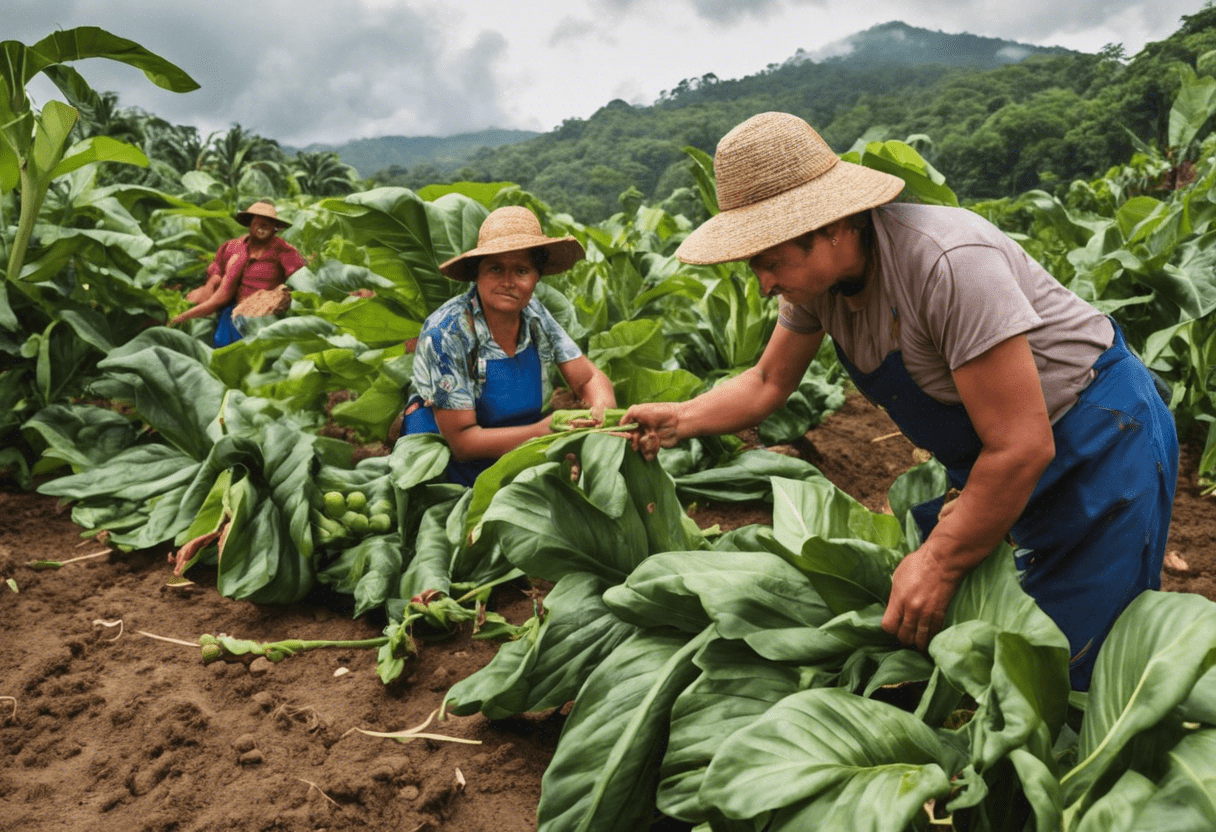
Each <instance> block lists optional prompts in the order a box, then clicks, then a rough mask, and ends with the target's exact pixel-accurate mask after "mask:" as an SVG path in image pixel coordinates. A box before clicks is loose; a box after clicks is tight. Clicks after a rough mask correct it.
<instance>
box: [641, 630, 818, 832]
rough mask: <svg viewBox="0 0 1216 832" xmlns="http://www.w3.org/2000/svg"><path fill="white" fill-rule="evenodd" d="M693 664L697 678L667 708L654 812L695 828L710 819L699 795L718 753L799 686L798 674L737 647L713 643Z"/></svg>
mask: <svg viewBox="0 0 1216 832" xmlns="http://www.w3.org/2000/svg"><path fill="white" fill-rule="evenodd" d="M693 661H694V662H695V663H696V665H697V666H698V667H700V668H701V670H702V674H701V676H699V677H698V678H697V680H696V681H695V682H693V683H692V684H691V685H689V686H688V688H687V689H686V690H685V691H684V692H683V693H681V694H680V696H679V697H678V698H677V699H676V701H675V705H674V706H673V707H672V712H671V732H670V735H669V737H668V740H667V753H666V754H664V755H663V764H662V767H661V769H660V776H661V780H660V782H659V790H658V807H659V809H660V810H662V811H663V812H664V813H666V814H668V815H671V816H672V817H677V818H680V819H681V820H686V821H692V822H695V821H703V820H708V819H709V815H710V814H711V812H710V809H709V807H708V806H707V805H706V804H705V802H704V801H703V800H702V799H701V797H700V794H699V790H700V788H701V784H702V782H703V781H704V777H705V771H706V769H707V768H708V767H709V763H710V761H711V760H712V759H713V757H714V755H715V754H716V753H717V751H718V749H719V748H721V747H722V746H723V745H724V744H725V743H726V741H727V738H728V737H730V736H731V735H732V734H733V733H734V732H735V731H737V730H739V729H741V728H743V727H745V726H747V725H750V724H751V723H752V722H754V721H755V720H756V719H757V718H758V717H759V716H760V715H761V714H763V713H764V712H765V711H767V710H768V709H769V708H771V707H772V706H773V705H775V704H777V702H779V701H781V700H782V699H784V698H785V697H786V696H788V695H790V694H792V693H795V692H797V691H798V690H800V689H802V687H803V685H802V678H801V676H802V674H801V673H800V672H799V670H798V668H796V667H792V666H789V665H783V664H779V663H776V662H771V661H768V660H766V659H762V658H760V657H759V656H757V655H756V654H755V653H754V652H753V651H752V650H750V649H749V648H748V647H747V646H746V645H745V644H742V643H741V642H738V641H722V640H718V641H712V642H710V643H709V644H707V645H706V646H705V647H704V649H702V650H701V652H700V653H698V654H697V655H696V656H695V657H694V659H693ZM718 820H720V819H718Z"/></svg>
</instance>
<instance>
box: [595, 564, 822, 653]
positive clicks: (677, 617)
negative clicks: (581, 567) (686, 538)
mask: <svg viewBox="0 0 1216 832" xmlns="http://www.w3.org/2000/svg"><path fill="white" fill-rule="evenodd" d="M604 602H605V603H606V604H607V605H608V608H609V609H611V610H612V611H613V612H614V613H616V614H617V616H619V617H620V618H622V619H623V620H625V621H629V622H631V623H633V624H637V625H639V626H644V627H652V626H660V625H668V626H674V627H677V628H679V629H681V630H684V631H685V632H691V633H698V632H700V631H701V630H703V629H705V627H706V626H707V625H709V624H714V625H715V626H716V629H717V632H718V634H719V635H720V636H722V637H724V638H728V639H739V638H745V637H746V636H748V635H751V634H752V633H755V632H759V631H763V630H769V629H774V628H785V627H809V626H817V625H820V624H824V623H826V622H827V621H828V620H829V619H831V618H832V614H831V612H830V611H829V609H828V607H827V605H826V604H824V602H823V599H822V598H820V597H819V595H818V593H816V592H815V590H814V589H812V587H811V584H810V582H809V581H807V579H806V576H805V575H803V574H802V573H801V572H799V571H798V570H797V569H795V568H794V567H792V566H790V565H789V564H788V563H785V562H784V561H783V560H782V559H781V558H780V557H778V556H776V555H772V554H769V553H767V552H721V551H710V552H664V553H661V554H657V555H652V556H651V557H649V558H647V559H646V560H645V561H643V562H642V563H641V564H640V565H639V566H638V567H637V569H635V570H633V572H632V573H631V574H630V575H629V577H628V579H626V581H625V583H623V584H620V585H619V586H614V587H610V588H609V589H608V590H607V591H606V592H605V593H604Z"/></svg>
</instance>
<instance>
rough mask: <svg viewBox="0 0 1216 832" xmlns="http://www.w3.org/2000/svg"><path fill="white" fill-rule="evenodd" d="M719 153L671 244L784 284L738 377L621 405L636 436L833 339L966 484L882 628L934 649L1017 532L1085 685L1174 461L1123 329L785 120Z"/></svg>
mask: <svg viewBox="0 0 1216 832" xmlns="http://www.w3.org/2000/svg"><path fill="white" fill-rule="evenodd" d="M714 170H715V172H716V173H717V178H718V202H719V204H720V206H721V213H719V214H718V215H717V216H715V217H713V218H712V219H710V220H709V221H708V222H706V223H705V224H704V225H702V226H701V227H700V228H698V229H697V230H696V231H695V232H693V233H692V234H690V235H689V236H688V238H687V239H686V240H685V241H684V242H683V243H682V244H681V245H680V247H679V249H678V250H677V252H676V254H677V256H678V257H679V258H680V259H681V260H682V261H684V262H686V263H693V264H709V263H722V262H727V261H732V260H743V261H747V263H748V264H749V265H750V266H751V269H752V271H753V273H754V274H755V275H756V278H757V280H759V281H760V286H761V289H762V290H763V291H764V293H765V294H766V295H769V296H771V295H774V294H775V295H779V296H780V298H781V300H780V307H779V317H778V325H777V327H776V329H775V330H774V332H773V335H772V337H771V339H770V340H769V342H768V344H767V346H766V348H765V351H764V354H763V355H762V356H761V357H760V360H759V363H758V364H757V365H756V366H755V367H753V368H751V369H750V370H748V371H747V372H745V373H742V374H740V375H739V376H737V377H735V378H734V379H732V380H731V381H729V382H727V383H725V384H722V385H719V386H718V387H716V388H714V389H713V390H711V391H709V392H706V393H704V394H702V395H701V396H698V397H697V398H695V399H692V400H691V401H687V402H683V403H664V404H643V405H635V406H634V407H632V408H630V409H629V411H628V412H627V413H626V414H625V417H624V419H623V423H629V422H637V423H638V424H639V425H640V426H641V428H642V431H641V435H640V436H635V438H634V440H633V441H634V443H635V447H638V448H640V449H641V450H642V451H643V453H645V454H647V455H648V456H653V455H654V453H655V452H656V451H657V449H658V447H659V446H666V447H670V446H672V445H674V444H675V443H676V442H677V441H679V440H681V439H685V438H687V437H693V436H704V435H708V434H721V433H731V432H735V431H739V430H742V429H744V428H747V427H750V426H753V425H756V424H758V423H759V422H761V421H762V420H763V419H764V418H765V417H766V416H768V415H769V414H770V413H772V412H773V411H774V410H776V409H777V408H778V407H780V406H781V405H782V404H783V403H784V402H785V400H786V398H787V397H788V396H789V395H790V394H791V393H792V392H793V391H794V390H795V389H796V388H797V387H798V383H799V381H800V380H801V378H802V375H803V373H804V372H805V371H806V369H807V366H808V364H809V363H810V361H811V360H812V359H813V358H814V357H815V354H816V352H817V351H818V349H819V346H820V344H821V343H822V341H823V338H824V335H825V334H826V335H831V336H832V341H833V345H834V346H835V348H836V352H837V355H838V356H839V358H840V361H841V363H842V364H843V366H844V367H845V369H846V370H847V371H848V372H849V375H850V376H851V377H852V379H853V381H854V382H855V383H856V385H857V387H858V388H859V389H860V390H861V391H862V392H863V393H865V395H866V396H867V397H869V398H870V399H871V400H872V401H873V402H875V403H877V404H879V405H880V406H882V407H884V408H885V409H886V410H887V412H888V414H889V415H890V416H891V418H892V419H893V420H894V421H895V423H896V425H898V426H899V428H900V429H901V430H902V431H903V433H904V434H905V435H906V436H907V437H908V438H909V439H910V440H911V441H912V442H913V443H915V444H916V445H918V446H920V447H922V448H925V449H927V450H929V451H931V452H932V453H933V455H934V456H936V457H937V459H938V460H939V461H941V462H942V463H943V464H944V465H945V466H946V469H947V471H948V472H949V478H950V483H951V485H952V486H953V487H955V488H960V489H962V491H961V494H960V496H959V497H958V499H957V500H956V501H954V502H953V503H951V504H948V505H946V507H945V509H944V510H942V502H943V501H942V499H941V498H939V499H937V500H935V501H933V502H932V503H926V504H924V505H921V506H918V507H917V509H916V510H915V517H916V519H917V522H918V524H919V526H920V528H921V531H922V538H923V543H922V544H921V546H920V547H919V548H918V549H916V550H915V551H914V552H912V553H910V554H909V555H908V556H907V557H905V558H904V559H903V561H902V562H901V563H900V565H899V567H898V568H897V569H896V570H895V574H894V577H893V582H892V588H891V596H890V600H889V603H888V605H887V609H886V613H885V615H884V617H883V621H882V626H883V629H884V630H886V631H887V632H889V633H891V634H893V635H894V636H896V637H897V638H898V639H899V641H900V642H902V643H904V644H907V645H915V646H916V647H918V648H920V649H922V650H923V649H925V648H926V646H927V645H928V643H929V640H930V639H931V638H932V637H933V636H934V634H935V633H937V632H938V630H939V629H941V626H942V622H943V618H944V616H945V612H946V607H947V605H948V604H949V602H950V599H951V597H952V596H953V594H954V592H955V590H956V589H957V587H958V585H959V582H960V581H961V580H962V578H963V576H964V575H966V574H967V573H968V572H969V571H970V570H971V569H973V568H974V567H975V566H976V565H977V564H979V563H980V562H981V561H982V560H983V559H984V558H985V557H986V556H987V555H988V554H989V553H990V552H991V551H993V549H994V547H996V545H997V544H998V543H1000V542H1001V541H1002V540H1003V539H1005V538H1006V536H1007V535H1008V536H1009V537H1010V538H1011V540H1012V542H1013V544H1014V546H1015V548H1016V554H1015V558H1016V564H1017V568H1018V570H1019V572H1020V573H1021V580H1022V586H1023V588H1024V589H1025V590H1026V591H1027V592H1028V593H1029V594H1030V595H1031V596H1032V597H1034V599H1035V600H1036V601H1037V602H1038V604H1039V605H1040V607H1042V609H1043V610H1044V611H1045V612H1046V613H1047V614H1048V615H1050V616H1051V617H1052V619H1053V620H1054V621H1055V622H1056V624H1057V625H1059V626H1060V628H1061V629H1062V630H1063V631H1064V633H1065V635H1067V636H1068V640H1069V644H1070V647H1071V656H1072V659H1071V663H1070V675H1071V679H1072V684H1073V686H1074V687H1075V688H1077V689H1078V690H1086V689H1088V687H1089V680H1090V675H1091V673H1092V670H1093V663H1094V658H1095V656H1096V654H1097V652H1098V648H1099V646H1100V645H1101V643H1102V641H1103V639H1104V638H1105V636H1106V634H1107V632H1108V631H1109V629H1110V627H1111V624H1112V623H1113V622H1114V620H1115V618H1116V617H1117V616H1118V615H1119V613H1120V612H1121V611H1122V610H1123V609H1124V608H1125V607H1126V606H1127V605H1128V603H1129V602H1130V601H1131V600H1132V599H1133V598H1134V597H1135V596H1136V595H1137V594H1139V593H1140V592H1141V591H1143V590H1145V589H1151V588H1157V587H1158V586H1159V585H1160V572H1161V564H1162V559H1163V555H1164V548H1165V540H1166V534H1167V532H1168V530H1169V523H1170V510H1171V504H1172V502H1173V496H1174V486H1175V479H1176V476H1177V467H1178V440H1177V434H1176V432H1175V428H1174V423H1173V419H1172V417H1171V415H1170V412H1169V410H1168V409H1167V408H1166V406H1165V404H1164V403H1163V402H1162V400H1161V397H1160V396H1159V394H1158V392H1157V390H1156V388H1155V386H1154V382H1153V380H1152V377H1151V376H1150V374H1149V373H1148V371H1147V370H1146V369H1145V367H1144V365H1143V364H1141V363H1140V361H1139V359H1137V358H1136V357H1135V356H1134V355H1133V354H1132V353H1131V352H1130V351H1129V350H1128V348H1127V345H1126V344H1125V342H1124V340H1123V335H1122V333H1121V332H1120V331H1119V328H1118V326H1117V325H1115V324H1114V323H1113V321H1111V320H1110V319H1108V318H1106V317H1105V316H1103V315H1102V314H1101V313H1099V312H1098V311H1097V310H1096V309H1094V308H1093V307H1091V306H1090V305H1088V304H1087V303H1085V302H1084V301H1082V300H1081V299H1080V298H1079V297H1077V296H1076V295H1074V294H1073V293H1071V292H1070V291H1068V290H1067V289H1065V288H1064V287H1063V286H1061V285H1060V284H1059V283H1058V282H1057V281H1056V280H1055V279H1053V278H1052V276H1051V275H1050V274H1048V273H1047V272H1046V271H1045V270H1044V269H1043V268H1042V267H1041V266H1039V265H1038V263H1036V262H1035V261H1034V260H1032V259H1031V258H1030V257H1028V256H1027V255H1026V253H1025V252H1024V251H1023V250H1022V249H1021V248H1020V247H1019V246H1018V245H1017V244H1016V243H1014V242H1013V241H1012V240H1011V239H1010V238H1009V237H1007V236H1006V235H1005V234H1004V233H1002V232H1001V231H1000V230H999V229H997V228H996V227H995V226H993V225H991V224H990V223H988V222H987V221H985V220H984V219H982V218H981V217H979V216H978V215H976V214H974V213H972V212H970V211H967V210H965V209H961V208H946V207H933V206H925V205H912V204H888V203H890V202H891V200H893V199H894V198H895V197H896V196H897V195H898V194H899V192H900V190H901V189H902V187H903V182H902V181H901V180H900V179H898V178H896V177H894V176H889V175H887V174H885V173H880V172H878V171H875V170H872V169H869V168H864V167H861V166H858V165H853V164H849V163H847V162H843V161H840V160H839V159H838V158H837V157H836V155H835V154H834V153H832V151H831V149H830V148H829V147H828V146H827V144H826V143H825V142H824V141H823V139H821V138H820V137H819V135H818V134H817V133H816V132H815V131H814V130H812V129H811V127H810V125H808V124H807V123H806V122H805V121H803V120H802V119H800V118H797V117H795V116H792V115H787V114H784V113H763V114H761V115H757V116H754V117H753V118H751V119H748V120H747V121H745V122H743V123H742V124H740V125H738V126H737V127H735V128H734V129H733V130H731V131H730V132H729V133H728V134H727V135H726V136H725V137H723V139H722V141H721V142H720V143H719V144H718V149H717V156H716V158H715V160H714ZM939 510H940V514H939Z"/></svg>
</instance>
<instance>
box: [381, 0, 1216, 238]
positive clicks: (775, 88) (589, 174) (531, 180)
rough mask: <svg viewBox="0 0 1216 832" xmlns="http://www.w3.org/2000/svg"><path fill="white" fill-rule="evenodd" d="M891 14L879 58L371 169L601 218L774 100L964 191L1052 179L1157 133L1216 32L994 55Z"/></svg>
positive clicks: (796, 66)
mask: <svg viewBox="0 0 1216 832" xmlns="http://www.w3.org/2000/svg"><path fill="white" fill-rule="evenodd" d="M892 26H896V27H899V26H902V24H888V26H887V27H877V29H876V30H871V32H870V33H869V34H871V35H872V36H873V37H874V38H878V37H879V36H884V35H890V34H891V32H892V29H891V27H892ZM904 28H905V29H906V31H903V32H902V34H903V35H904V37H902V38H900V39H899V41H898V42H899V43H902V44H905V46H903V47H902V48H900V49H892V48H888V49H886V50H885V52H886V53H887V54H888V55H890V57H891V58H892V59H893V62H888V63H880V62H879V60H878V56H879V55H880V54H882V53H883V52H884V50H883V49H880V48H878V47H877V46H873V45H872V44H873V41H872V40H871V41H858V42H859V43H871V47H870V48H856V49H855V50H854V52H853V53H850V54H849V55H848V56H847V57H845V56H841V57H836V58H828V59H826V60H822V61H819V62H815V61H813V60H809V59H808V57H807V56H805V55H800V56H795V58H794V59H791V60H789V61H787V62H785V63H783V64H770V65H769V67H768V68H767V69H766V70H765V71H764V72H763V73H760V74H758V75H754V76H749V77H747V78H742V79H739V80H729V81H728V80H720V79H718V78H716V77H715V76H713V75H706V76H703V77H702V78H699V79H689V80H686V81H684V82H681V84H680V85H678V86H677V87H676V88H675V89H673V90H670V91H666V92H664V93H663V95H661V96H660V98H659V100H658V101H656V102H655V104H654V105H653V106H649V107H635V106H631V105H629V104H627V103H626V102H624V101H620V100H617V101H613V102H610V103H608V104H607V105H605V106H604V107H603V108H602V109H600V110H599V111H597V112H596V113H595V114H593V115H592V116H591V117H590V118H588V119H585V120H584V119H568V120H567V121H565V122H564V123H563V124H562V125H561V126H560V127H559V128H558V129H556V130H554V131H553V132H551V133H548V134H545V135H543V136H540V137H538V138H536V139H533V140H531V141H527V142H523V143H520V144H513V145H509V146H504V147H500V148H497V149H494V150H489V149H485V150H482V151H480V152H478V153H476V154H475V155H474V156H473V157H472V158H470V159H469V161H468V162H467V163H466V164H464V165H462V166H460V167H458V168H456V169H454V170H443V169H441V168H440V167H438V166H435V165H430V164H427V165H420V166H417V167H413V168H409V169H407V170H405V171H401V170H395V171H393V172H392V173H391V174H389V173H382V174H380V175H378V176H376V179H377V180H378V181H380V182H382V183H384V184H400V185H405V186H407V187H412V188H420V187H422V186H424V185H426V184H431V183H434V182H438V181H445V180H446V181H457V180H476V181H503V180H506V181H512V182H517V183H519V184H520V185H521V186H522V187H524V188H525V189H527V190H529V191H532V192H533V193H535V194H537V195H538V196H540V197H541V198H542V199H544V200H546V201H547V202H549V203H550V204H551V205H553V206H554V207H555V208H558V209H560V210H563V211H568V212H570V213H572V214H574V215H575V216H579V217H583V218H586V219H589V220H591V219H602V218H604V217H607V216H608V215H610V214H612V213H614V212H615V211H617V210H619V207H620V206H619V201H618V197H619V195H620V194H621V193H622V191H624V190H626V189H627V188H629V187H633V188H636V189H637V190H638V191H640V194H641V197H642V198H643V199H645V200H648V201H651V200H653V201H660V200H662V199H664V198H666V197H668V196H669V195H670V194H671V193H672V192H673V191H674V190H676V189H677V188H679V187H681V186H690V185H692V184H693V182H692V179H691V175H690V174H689V172H688V169H687V165H686V163H685V157H684V154H683V153H682V152H681V148H683V147H684V146H692V147H696V148H699V149H700V150H703V151H706V152H709V153H712V152H713V149H714V147H715V145H716V144H717V141H718V139H719V138H720V137H721V136H722V135H723V134H724V133H725V132H726V131H727V130H729V129H730V128H731V127H732V126H734V125H735V124H737V123H738V122H740V121H742V120H743V119H745V118H747V117H748V116H750V115H753V114H755V113H757V112H762V111H765V110H783V111H787V112H792V113H796V114H798V115H801V116H803V117H804V118H806V119H807V120H808V121H809V122H810V123H811V124H812V125H814V126H815V127H816V128H818V129H819V130H820V131H821V133H822V134H823V136H824V138H825V139H827V141H828V142H829V143H830V144H831V145H832V146H833V148H834V149H836V150H837V151H838V152H843V151H846V150H848V149H849V148H850V147H851V146H852V145H853V144H854V143H855V142H856V141H858V140H859V139H861V138H863V137H865V138H867V139H870V140H873V139H875V138H895V139H901V140H903V139H908V138H909V137H912V136H916V137H917V138H916V139H915V140H914V141H913V142H912V143H913V144H914V145H915V146H916V147H917V148H918V149H919V150H920V151H921V152H922V153H923V154H924V155H925V157H926V158H927V159H928V161H929V162H931V163H932V164H933V165H934V166H935V167H937V168H938V169H939V170H940V171H941V172H942V173H943V174H944V175H945V176H946V178H947V180H948V181H949V182H950V183H951V185H952V187H953V188H954V189H955V191H956V192H958V194H959V195H960V197H962V198H964V199H984V198H994V197H1000V196H1009V195H1013V194H1016V193H1021V192H1022V191H1025V190H1027V189H1030V188H1036V187H1043V188H1047V189H1049V190H1052V189H1054V187H1055V186H1056V185H1057V184H1059V183H1067V182H1069V181H1071V180H1072V179H1074V178H1079V177H1080V178H1084V177H1090V176H1094V175H1097V174H1100V173H1101V172H1103V171H1105V170H1106V169H1107V168H1109V167H1111V166H1112V165H1115V164H1118V163H1119V162H1121V161H1125V160H1126V159H1127V158H1128V156H1129V155H1130V154H1131V153H1132V152H1133V151H1134V150H1135V141H1136V140H1137V139H1138V140H1140V141H1143V142H1147V143H1150V144H1156V145H1158V146H1162V147H1164V146H1165V140H1166V135H1167V129H1168V114H1169V109H1170V104H1171V102H1172V101H1173V98H1174V95H1175V94H1176V92H1177V90H1178V88H1179V75H1178V70H1177V68H1176V64H1177V62H1179V61H1183V62H1186V63H1189V64H1193V63H1194V62H1195V59H1196V58H1197V57H1198V56H1199V55H1201V54H1203V53H1205V52H1207V51H1208V50H1210V49H1212V48H1213V47H1214V46H1216V9H1205V10H1203V11H1201V12H1199V13H1197V14H1195V15H1191V16H1187V17H1184V18H1183V19H1182V24H1181V26H1180V28H1179V30H1178V31H1177V32H1175V33H1174V34H1173V35H1172V36H1170V37H1169V38H1167V39H1166V40H1164V41H1160V42H1156V43H1151V44H1149V45H1148V46H1146V47H1145V48H1144V49H1143V50H1141V52H1140V53H1138V54H1136V55H1135V56H1126V55H1124V54H1123V50H1122V47H1120V46H1118V45H1111V46H1108V47H1107V48H1106V49H1104V50H1103V51H1102V52H1101V53H1099V54H1096V55H1089V54H1081V53H1060V52H1059V51H1058V50H1057V51H1054V52H1053V51H1046V50H1044V51H1040V52H1038V53H1035V54H1032V55H1030V56H1028V57H1026V58H1025V59H1024V60H1022V61H1020V62H1017V63H1008V61H1009V59H1010V57H1013V53H1012V52H1011V48H1010V47H1011V45H1009V44H1003V43H1002V42H988V39H983V38H975V37H974V36H970V35H943V34H941V33H933V32H927V31H926V30H919V29H911V28H910V27H904ZM901 31H902V30H901ZM909 33H915V34H916V35H917V36H918V37H921V38H924V40H923V42H921V47H922V48H920V49H919V50H915V51H914V50H913V49H912V47H910V46H907V45H906V44H908V43H909V42H916V41H915V40H914V39H912V38H911V37H910V36H909ZM889 42H890V41H889V39H888V46H889ZM945 44H952V45H953V46H954V47H955V48H954V50H953V51H948V50H947V49H946V47H945ZM934 57H937V58H938V62H932V59H933V58H934ZM981 58H982V59H983V61H984V62H981ZM979 66H982V67H985V68H977V67H979Z"/></svg>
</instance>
